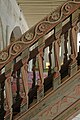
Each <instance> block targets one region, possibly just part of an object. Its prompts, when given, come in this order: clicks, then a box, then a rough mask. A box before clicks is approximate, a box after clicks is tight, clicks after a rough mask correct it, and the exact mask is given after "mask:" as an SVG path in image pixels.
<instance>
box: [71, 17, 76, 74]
mask: <svg viewBox="0 0 80 120" xmlns="http://www.w3.org/2000/svg"><path fill="white" fill-rule="evenodd" d="M71 20H72V28H71V30H70V44H71V55H70V60H71V63H70V65H69V75H70V76H71V75H73V74H74V73H75V72H76V71H77V60H76V58H77V32H78V31H77V30H78V27H77V21H74V16H72V17H71Z"/></svg>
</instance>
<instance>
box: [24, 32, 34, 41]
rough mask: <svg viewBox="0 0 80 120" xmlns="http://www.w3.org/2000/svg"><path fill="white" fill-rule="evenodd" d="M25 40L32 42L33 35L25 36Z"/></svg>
mask: <svg viewBox="0 0 80 120" xmlns="http://www.w3.org/2000/svg"><path fill="white" fill-rule="evenodd" d="M25 39H26V40H32V39H33V33H26V34H25Z"/></svg>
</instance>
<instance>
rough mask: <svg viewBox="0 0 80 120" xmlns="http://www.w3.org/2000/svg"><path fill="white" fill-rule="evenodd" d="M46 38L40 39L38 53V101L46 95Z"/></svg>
mask: <svg viewBox="0 0 80 120" xmlns="http://www.w3.org/2000/svg"><path fill="white" fill-rule="evenodd" d="M44 46H45V44H44V39H43V38H41V39H39V41H38V51H39V53H38V55H37V61H38V69H39V78H40V79H39V80H38V81H37V85H38V90H37V101H39V100H40V99H41V98H42V97H43V96H44V85H43V83H44V77H43V55H44V54H43V49H44Z"/></svg>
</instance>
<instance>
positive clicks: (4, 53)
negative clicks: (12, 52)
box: [0, 52, 8, 61]
mask: <svg viewBox="0 0 80 120" xmlns="http://www.w3.org/2000/svg"><path fill="white" fill-rule="evenodd" d="M7 58H8V53H7V52H2V53H1V54H0V59H1V60H3V61H4V60H6V59H7Z"/></svg>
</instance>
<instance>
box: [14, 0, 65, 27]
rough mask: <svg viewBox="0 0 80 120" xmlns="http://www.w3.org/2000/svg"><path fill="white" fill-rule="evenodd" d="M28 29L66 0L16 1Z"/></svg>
mask: <svg viewBox="0 0 80 120" xmlns="http://www.w3.org/2000/svg"><path fill="white" fill-rule="evenodd" d="M16 1H17V3H18V5H19V7H20V9H21V12H23V14H24V16H25V19H26V21H27V23H28V26H29V28H30V27H31V26H33V25H34V24H36V23H37V22H39V21H40V20H41V19H43V18H44V17H45V16H46V15H47V14H49V13H50V12H52V11H54V10H55V9H56V8H57V7H58V6H60V5H61V4H63V3H64V2H65V1H67V0H16Z"/></svg>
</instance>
